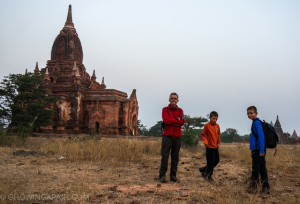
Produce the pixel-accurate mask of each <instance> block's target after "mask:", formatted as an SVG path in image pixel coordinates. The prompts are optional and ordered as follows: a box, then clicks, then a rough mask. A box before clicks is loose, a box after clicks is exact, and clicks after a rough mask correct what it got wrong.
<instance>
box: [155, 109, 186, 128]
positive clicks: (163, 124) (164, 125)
mask: <svg viewBox="0 0 300 204" xmlns="http://www.w3.org/2000/svg"><path fill="white" fill-rule="evenodd" d="M180 110H181V108H178V117H179V118H180ZM167 113H168V115H169V107H167ZM166 126H167V124H165V123H164V121H163V122H162V124H161V127H160V130H161V132H162V133H163V132H164V127H166Z"/></svg>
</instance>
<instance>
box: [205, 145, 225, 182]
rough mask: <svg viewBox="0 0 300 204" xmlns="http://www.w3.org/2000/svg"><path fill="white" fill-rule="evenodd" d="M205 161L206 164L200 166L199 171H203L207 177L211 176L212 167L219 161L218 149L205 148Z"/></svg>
mask: <svg viewBox="0 0 300 204" xmlns="http://www.w3.org/2000/svg"><path fill="white" fill-rule="evenodd" d="M206 161H207V164H206V166H205V167H203V168H200V171H201V172H205V173H206V176H207V177H208V178H209V177H211V176H212V174H213V171H214V168H215V167H216V166H217V164H218V163H219V161H220V156H219V149H213V148H206Z"/></svg>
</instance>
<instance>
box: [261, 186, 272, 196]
mask: <svg viewBox="0 0 300 204" xmlns="http://www.w3.org/2000/svg"><path fill="white" fill-rule="evenodd" d="M260 193H261V194H267V195H269V194H270V187H262V189H261V191H260Z"/></svg>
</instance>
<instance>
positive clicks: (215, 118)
mask: <svg viewBox="0 0 300 204" xmlns="http://www.w3.org/2000/svg"><path fill="white" fill-rule="evenodd" d="M209 120H210V123H211V124H212V125H215V124H216V123H217V120H218V116H212V117H210V118H209Z"/></svg>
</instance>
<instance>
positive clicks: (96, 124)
mask: <svg viewBox="0 0 300 204" xmlns="http://www.w3.org/2000/svg"><path fill="white" fill-rule="evenodd" d="M99 128H100V124H99V122H96V123H95V129H96V133H97V134H99Z"/></svg>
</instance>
